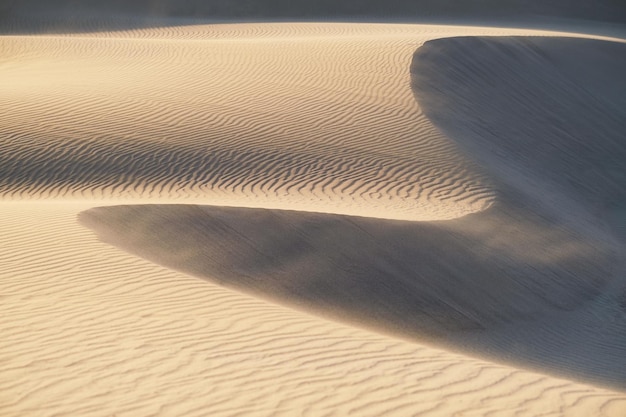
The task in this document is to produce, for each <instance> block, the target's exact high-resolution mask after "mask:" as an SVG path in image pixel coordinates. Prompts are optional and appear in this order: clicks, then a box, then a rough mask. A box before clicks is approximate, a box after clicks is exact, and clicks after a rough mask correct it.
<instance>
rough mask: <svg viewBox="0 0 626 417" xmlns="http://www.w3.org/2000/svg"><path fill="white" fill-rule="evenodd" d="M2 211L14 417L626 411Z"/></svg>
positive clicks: (62, 212)
mask: <svg viewBox="0 0 626 417" xmlns="http://www.w3.org/2000/svg"><path fill="white" fill-rule="evenodd" d="M91 204H92V203H91V202H82V203H68V202H54V201H46V202H42V203H38V204H33V203H31V202H3V203H2V204H0V208H1V209H2V216H1V217H0V235H1V236H2V239H0V265H2V288H3V292H2V302H1V303H0V317H2V319H1V320H0V331H1V332H2V335H3V337H2V338H1V339H0V359H1V360H2V363H4V364H5V366H3V369H2V372H0V411H1V414H2V415H3V416H16V417H17V416H20V417H23V416H47V415H50V416H52V415H81V416H105V415H114V414H117V415H120V416H136V415H158V416H186V417H187V416H206V415H214V416H232V415H233V414H235V413H236V414H240V415H249V416H258V415H275V416H293V415H294V414H296V415H301V414H308V415H312V416H322V415H327V414H329V413H333V412H334V413H337V414H341V415H355V416H359V417H360V416H372V417H377V416H381V415H394V416H395V415H416V414H417V415H422V416H441V415H455V414H463V413H465V414H468V413H469V414H470V415H490V414H492V415H498V416H502V415H504V416H514V415H515V416H528V417H534V416H536V415H541V414H555V415H562V416H580V417H588V416H590V415H594V416H609V417H621V416H622V415H623V410H624V408H625V407H626V396H625V395H624V393H623V392H615V391H611V390H607V389H604V388H599V387H594V386H590V385H584V384H580V383H574V382H571V381H567V380H563V379H558V378H553V377H548V376H545V375H541V374H536V373H532V372H528V371H525V370H521V369H517V368H512V367H508V366H503V365H498V364H494V363H492V362H487V361H481V360H477V359H473V358H470V357H468V356H466V355H459V354H455V353H451V352H448V351H444V350H440V349H435V348H431V347H427V346H424V345H420V344H416V343H407V342H404V341H402V340H399V339H397V338H390V337H386V336H383V335H380V334H376V333H374V332H367V331H363V330H360V329H358V328H355V327H352V326H347V325H342V324H340V323H335V322H332V321H328V320H322V319H320V318H317V317H313V316H309V315H307V314H303V313H302V312H300V311H296V310H290V309H286V308H283V307H280V306H278V305H274V304H272V303H266V302H263V301H261V300H259V299H257V298H255V297H249V296H246V295H244V294H241V293H238V292H236V291H230V290H227V289H224V288H221V287H220V286H218V285H214V284H212V283H210V282H206V281H202V280H199V279H196V278H193V277H190V276H188V275H186V274H183V273H180V272H176V271H173V270H171V269H166V268H163V267H161V266H159V265H156V264H154V263H152V262H149V261H146V260H144V259H141V258H138V257H136V256H134V255H131V254H129V253H126V252H124V251H121V250H118V249H116V248H114V247H112V246H110V245H108V244H105V243H102V242H99V241H98V240H97V238H96V236H95V235H94V234H93V232H91V231H90V230H88V229H87V228H85V227H83V226H80V225H79V224H78V223H77V222H76V215H77V213H79V212H80V211H83V210H86V209H88V208H89V207H90V205H91Z"/></svg>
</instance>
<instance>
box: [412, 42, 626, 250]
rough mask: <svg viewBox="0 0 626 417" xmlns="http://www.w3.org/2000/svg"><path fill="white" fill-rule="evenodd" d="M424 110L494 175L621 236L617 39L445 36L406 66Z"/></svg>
mask: <svg viewBox="0 0 626 417" xmlns="http://www.w3.org/2000/svg"><path fill="white" fill-rule="evenodd" d="M411 72H412V85H413V88H414V91H415V97H416V99H417V100H418V101H419V103H420V105H421V107H422V108H423V109H424V112H425V113H426V114H427V115H428V117H429V119H431V120H433V121H434V122H435V124H436V125H437V127H439V128H440V129H441V130H442V131H444V132H446V133H447V134H448V135H449V136H450V137H451V138H454V139H456V140H455V141H456V143H457V144H458V145H459V146H460V147H462V148H464V149H465V150H466V151H469V153H470V154H471V155H474V157H475V158H477V159H478V160H479V161H480V163H481V166H482V167H484V168H485V169H487V170H488V171H489V172H490V173H491V175H492V178H494V181H500V182H503V183H506V185H508V186H511V187H513V188H515V190H516V191H517V192H520V193H522V194H524V199H525V204H533V205H537V206H541V208H542V209H544V210H547V211H549V212H550V213H551V214H552V215H554V216H558V217H562V218H566V219H568V220H569V222H570V223H571V224H572V225H574V226H575V227H581V226H584V225H586V224H588V223H592V224H593V225H595V226H597V227H600V228H602V230H603V232H605V233H608V234H612V235H614V236H615V235H616V236H619V237H621V238H622V239H625V238H626V229H625V227H626V218H624V217H623V213H624V210H625V209H626V165H624V163H623V162H624V160H626V141H625V140H624V132H625V131H626V80H625V79H624V77H623V76H622V74H624V73H626V45H625V44H623V43H615V42H604V41H597V40H591V39H563V38H533V37H523V38H480V37H476V38H450V39H440V40H436V41H430V42H427V43H426V44H425V45H424V46H423V47H422V48H420V49H418V50H417V52H416V53H415V55H414V58H413V63H412V66H411Z"/></svg>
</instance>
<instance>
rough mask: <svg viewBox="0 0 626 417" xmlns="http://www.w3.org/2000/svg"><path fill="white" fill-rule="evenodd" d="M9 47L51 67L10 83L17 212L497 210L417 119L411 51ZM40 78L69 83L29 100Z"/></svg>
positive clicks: (5, 163)
mask: <svg viewBox="0 0 626 417" xmlns="http://www.w3.org/2000/svg"><path fill="white" fill-rule="evenodd" d="M3 43H6V44H7V45H8V49H9V50H12V51H14V52H13V54H15V56H20V55H29V54H32V51H30V50H31V49H35V50H37V51H41V52H40V53H41V54H42V56H41V57H39V58H38V59H35V60H34V62H29V60H25V63H24V67H23V68H12V69H8V71H7V72H8V74H6V78H5V80H6V81H5V83H6V84H8V93H9V94H8V95H6V96H5V98H4V104H3V106H5V108H6V109H7V111H6V112H5V113H4V115H3V119H2V124H1V126H2V129H3V131H4V132H6V133H5V134H4V137H5V141H4V146H5V149H6V153H4V154H3V156H4V157H3V158H2V160H1V161H0V167H1V168H0V169H1V171H0V177H1V178H2V179H3V183H2V184H1V188H0V192H1V193H2V194H3V195H5V196H6V197H9V198H38V197H40V196H42V195H46V196H47V197H55V198H64V197H71V198H76V197H83V198H91V197H94V196H97V195H108V196H113V197H128V198H130V197H143V196H146V195H151V196H154V197H168V196H169V197H194V198H206V199H216V200H218V201H220V199H230V203H231V205H232V204H233V203H234V204H235V205H237V204H236V203H237V201H238V200H239V202H240V201H246V200H248V201H249V200H251V199H255V200H257V201H258V202H259V203H260V204H265V205H272V206H274V207H277V206H280V207H285V208H292V209H304V208H305V207H309V208H311V207H317V208H316V210H320V211H328V212H334V213H343V214H357V215H370V216H371V215H373V216H376V213H377V212H379V213H380V212H384V213H385V216H386V217H391V218H399V219H411V220H428V219H447V218H454V217H457V216H459V215H464V214H467V213H471V212H475V211H479V210H482V209H484V208H486V207H488V206H489V205H490V204H491V202H492V201H493V198H494V194H493V190H492V189H491V188H490V187H489V184H487V183H486V182H485V177H484V176H483V175H482V174H481V173H480V170H479V169H478V168H477V167H476V166H474V165H472V163H471V162H470V161H468V160H465V159H464V158H463V157H462V155H460V154H458V153H457V152H456V151H455V148H454V145H453V144H452V143H450V142H449V141H448V140H447V139H446V138H445V137H443V136H442V135H440V134H439V133H438V132H437V130H436V129H434V128H433V126H432V125H431V124H430V122H428V120H427V119H426V118H425V117H424V116H423V115H422V113H421V111H420V110H419V108H418V107H417V105H416V104H415V102H414V100H413V97H412V95H411V93H410V90H409V89H407V83H408V78H407V77H408V75H407V74H406V67H407V66H408V63H409V62H410V61H409V60H410V51H411V50H412V49H413V45H411V44H409V43H408V42H407V41H406V40H403V39H402V38H400V39H396V38H393V37H392V38H391V39H383V40H382V41H381V40H377V39H375V38H373V39H370V38H366V39H365V40H364V41H363V40H360V39H358V38H357V39H354V38H353V37H348V38H347V39H342V38H341V37H338V38H323V39H316V38H313V40H306V39H304V40H297V41H295V40H290V38H288V37H286V38H285V39H282V40H280V39H279V40H275V42H252V41H251V42H247V43H243V42H241V41H230V42H228V41H216V42H209V41H203V42H193V43H188V42H183V41H167V42H166V41H159V40H154V41H150V42H148V43H143V42H142V41H140V40H136V39H128V40H124V39H85V38H80V39H71V38H56V37H33V38H23V37H22V38H20V37H15V38H7V39H5V40H3ZM20 48H22V50H20ZM207 53H209V54H210V56H211V59H210V61H209V62H207V61H206V59H205V55H206V54H207ZM372 56H376V57H377V59H376V60H375V62H373V61H372V60H371V57H372ZM163 57H166V59H165V60H164V59H163ZM340 57H344V58H343V59H340ZM403 60H404V62H405V64H402V65H400V64H399V62H402V61H403ZM138 62H141V63H142V64H141V65H145V66H148V67H150V68H151V70H150V72H149V73H148V74H147V76H146V75H145V74H144V72H143V71H139V69H138V68H137V65H139V64H138ZM70 63H71V64H70ZM68 65H71V69H70V68H69V67H68ZM399 69H403V71H399ZM44 70H45V71H46V73H47V74H48V78H49V76H50V74H61V75H59V76H58V77H56V78H54V82H52V83H49V82H46V85H41V86H38V87H40V88H33V86H32V85H30V83H28V84H27V85H26V86H24V85H22V84H21V82H20V79H23V78H24V75H23V74H24V73H26V74H27V79H28V80H31V79H33V78H34V77H35V76H36V74H37V73H38V72H40V71H44ZM63 74H65V75H63ZM140 77H141V79H140ZM243 80H245V82H244V81H243ZM187 97H189V100H187ZM241 109H245V111H243V112H242V111H241ZM32 118H36V120H37V124H36V125H34V126H33V125H32V124H29V123H25V121H26V120H30V119H32ZM337 196H339V197H337Z"/></svg>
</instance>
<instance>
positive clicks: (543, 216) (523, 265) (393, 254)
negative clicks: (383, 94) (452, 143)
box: [81, 38, 626, 388]
mask: <svg viewBox="0 0 626 417" xmlns="http://www.w3.org/2000/svg"><path fill="white" fill-rule="evenodd" d="M438 42H441V43H442V44H443V45H437V43H438ZM431 43H432V44H433V45H430V44H427V46H426V47H424V50H422V49H420V50H418V52H417V53H416V54H415V55H414V60H413V65H412V74H413V86H414V91H415V95H416V97H417V98H418V100H419V101H420V102H421V101H422V100H423V101H424V102H425V103H426V104H425V107H426V108H428V112H429V113H428V114H430V115H432V117H434V118H435V120H437V123H438V124H440V125H442V126H444V129H445V128H446V127H447V126H449V125H450V126H452V127H453V128H455V129H456V130H454V131H453V132H452V134H453V135H455V136H454V137H455V138H457V140H458V141H459V142H461V141H463V145H464V146H466V147H467V148H468V149H469V151H470V152H471V151H472V150H473V149H474V148H476V149H479V150H486V152H483V153H480V152H478V151H477V153H479V155H480V159H481V162H483V164H484V165H485V166H487V167H488V168H489V169H490V171H491V172H492V174H493V175H494V177H495V178H497V180H496V182H497V184H498V187H499V201H498V202H497V203H496V204H495V205H494V206H492V207H491V208H490V209H488V210H486V211H483V212H481V213H479V214H473V215H470V216H467V217H464V218H462V219H459V220H454V221H445V222H437V223H431V224H421V223H408V224H404V223H397V222H389V221H378V220H369V219H357V218H347V217H332V216H327V215H314V214H305V213H296V212H292V213H288V212H267V211H258V210H257V211H254V210H253V211H250V210H245V209H236V208H210V209H202V208H199V207H176V206H152V207H151V206H145V207H141V206H127V207H107V208H100V209H92V210H90V211H88V212H86V213H83V214H82V215H81V220H82V221H83V223H85V224H87V225H89V226H90V227H92V228H94V229H95V230H96V231H97V232H98V233H99V235H100V237H101V238H102V239H103V240H105V241H106V242H109V243H112V244H115V245H118V246H121V247H123V248H124V249H126V250H129V251H131V252H133V253H136V254H138V255H140V256H143V257H146V258H148V259H150V260H153V261H155V262H158V263H160V264H162V265H165V266H168V267H172V268H175V269H179V270H182V271H184V272H187V273H191V274H194V275H197V276H201V277H205V278H208V279H212V280H216V281H217V282H220V283H223V284H225V285H228V286H231V287H234V288H237V289H242V290H244V291H250V292H252V293H254V294H261V295H263V296H265V297H268V298H270V299H273V300H275V299H278V300H280V301H284V302H286V303H288V304H290V305H296V306H303V307H305V308H311V309H314V310H315V311H318V312H322V314H330V315H331V316H335V317H340V318H346V319H349V320H353V321H354V320H356V321H360V322H361V323H366V324H369V325H378V326H379V327H380V328H383V329H385V330H387V331H392V332H396V333H401V334H402V335H404V336H409V337H415V338H418V339H422V340H424V339H425V338H435V339H438V340H439V341H443V342H445V343H455V344H457V345H461V346H463V347H464V348H466V349H470V350H473V351H474V352H485V351H489V352H490V354H492V355H495V356H496V357H499V358H502V357H507V358H508V359H509V360H513V362H515V363H516V364H519V363H524V362H526V363H527V365H528V366H531V367H534V368H537V367H540V368H541V369H544V370H550V371H553V372H556V373H558V374H560V375H563V374H564V375H568V376H574V377H577V378H582V379H587V380H592V381H594V382H597V381H602V382H604V383H607V384H615V385H618V386H620V387H622V388H624V387H626V385H624V381H626V373H625V372H624V370H622V369H617V368H615V366H614V363H615V362H616V361H620V360H621V359H623V358H624V357H626V337H625V336H626V335H625V334H624V331H623V329H624V324H625V323H626V310H624V308H623V305H622V299H623V297H624V294H626V281H624V276H626V274H625V272H626V269H624V265H623V259H624V258H625V256H626V248H625V246H624V244H623V242H620V241H619V240H618V239H616V235H615V234H614V233H612V232H613V231H614V230H615V228H613V227H611V226H612V223H610V221H609V224H605V223H604V221H605V220H606V219H605V217H604V216H599V215H597V217H594V213H593V212H591V211H590V210H589V207H590V205H591V204H592V203H596V204H600V205H610V204H621V201H622V198H623V197H622V195H623V193H624V192H625V191H626V190H625V188H624V182H622V181H620V180H619V178H618V176H619V175H620V173H621V171H620V169H621V165H620V164H619V161H622V160H623V159H624V158H625V157H626V151H625V150H626V144H625V143H624V142H623V138H622V136H621V132H623V130H621V129H620V127H623V126H622V125H623V123H624V120H626V118H623V117H620V116H621V113H620V112H622V111H623V107H622V100H623V96H622V95H621V94H620V91H619V89H620V88H621V86H620V85H619V83H620V82H621V80H619V79H618V78H619V77H618V74H621V73H622V72H621V71H620V70H621V69H622V68H621V67H622V66H623V65H626V60H624V58H622V57H624V56H626V54H616V52H620V51H623V49H624V48H625V47H624V46H623V45H621V44H610V43H609V44H606V43H602V42H600V43H598V42H597V41H586V40H584V41H581V40H569V39H549V40H543V39H536V40H532V39H526V38H524V39H516V38H509V39H489V38H485V39H474V38H463V39H452V40H442V41H435V42H431ZM475 43H478V45H477V46H476V45H474V44H475ZM561 44H562V47H561ZM448 45H452V47H450V48H448ZM606 45H608V46H606ZM433 49H435V51H434V52H433V51H432V50H433ZM616 49H617V50H616ZM468 51H471V52H468ZM553 51H558V52H557V53H556V57H554V55H555V53H553ZM524 52H526V54H524ZM585 54H588V55H591V56H593V57H595V58H596V59H594V60H593V61H592V62H593V63H594V65H597V64H598V63H600V65H601V68H602V69H603V71H602V72H598V71H592V68H589V67H585V66H578V67H576V68H575V69H574V70H571V60H572V59H573V58H574V56H576V57H579V56H581V55H582V56H585ZM591 56H590V57H589V58H591ZM439 57H443V58H441V60H443V62H439V60H438V59H437V58H439ZM601 58H604V59H605V62H602V61H600V59H601ZM614 62H615V64H613V63H614ZM526 63H528V65H526V66H524V64H526ZM544 67H547V69H546V68H544ZM439 68H446V70H439ZM511 68H514V70H512V69H511ZM429 70H430V71H429ZM571 71H574V72H571ZM509 74H512V75H509ZM461 75H463V76H465V78H461ZM611 75H612V78H610V76H611ZM598 77H601V78H602V80H601V81H598V80H597V79H596V78H598ZM475 79H476V80H475ZM557 81H560V82H557ZM615 82H617V83H618V84H617V88H616V89H617V90H618V91H617V92H614V93H613V95H610V94H604V93H605V92H606V90H607V86H613V88H615V87H616V84H615ZM501 84H505V85H507V86H508V85H510V88H508V89H506V88H504V87H503V86H502V85H501ZM487 85H491V86H494V85H495V86H496V87H493V91H497V92H498V95H497V97H498V99H497V100H495V99H492V97H491V95H490V94H489V92H490V90H489V88H488V87H487ZM577 86H578V88H576V87H577ZM463 87H465V88H463ZM446 89H449V90H450V91H448V90H446ZM452 92H455V93H452ZM447 93H449V94H447ZM539 93H541V94H543V96H538V94H539ZM494 95H495V94H494ZM544 98H545V100H544ZM548 98H550V100H548ZM575 98H577V99H578V100H574V99H575ZM600 99H601V100H603V101H602V102H601V103H598V101H599V100H600ZM448 100H450V101H448ZM451 102H454V103H455V106H456V107H454V106H452V105H451ZM555 103H568V105H567V106H565V105H563V106H561V107H557V106H556V104H555ZM544 105H545V106H546V107H545V108H544V107H543V106H544ZM580 106H583V108H580ZM585 106H586V107H585ZM450 107H452V109H450ZM457 108H458V109H459V111H458V112H457V111H455V110H456V109H457ZM465 109H471V110H465ZM464 110H465V111H464ZM522 110H526V112H523V111H522ZM483 114H486V115H487V116H482V115H483ZM479 116H481V117H479ZM457 117H458V120H457ZM554 120H561V121H562V124H561V125H557V124H556V123H554ZM446 123H447V124H446ZM475 125H478V126H479V128H482V129H483V130H485V131H488V132H496V133H492V135H491V136H486V135H484V134H483V131H482V130H480V129H479V128H474V126H475ZM568 129H569V130H568ZM466 132H471V134H470V133H466ZM591 133H593V138H594V140H593V141H591V140H590V137H589V135H590V134H591ZM472 134H473V135H475V136H471V135H472ZM524 134H525V135H526V136H523V135H524ZM486 138H488V139H486ZM539 138H541V139H539ZM472 140H474V142H472ZM487 140H490V142H487ZM485 142H487V143H485ZM542 145H544V146H542ZM576 147H578V148H580V149H576ZM492 154H493V155H496V156H495V157H494V156H491V155H492ZM500 155H505V156H500ZM498 168H499V170H498ZM589 171H591V172H592V173H593V175H592V176H590V175H589V174H588V172H589ZM598 179H601V180H602V181H600V182H599V181H598ZM548 192H549V193H548ZM546 196H549V197H546ZM582 216H584V217H582ZM581 217H582V218H581ZM606 320H610V322H609V324H607V322H606ZM518 325H519V326H520V327H521V328H522V329H523V330H521V331H519V330H518V331H516V330H515V329H516V326H518ZM459 332H461V333H462V336H459ZM465 332H474V333H475V335H467V334H465ZM492 333H493V334H492ZM472 338H475V339H472ZM470 340H473V341H471V342H470ZM555 351H558V352H559V354H558V355H553V354H550V352H555ZM518 355H519V356H518ZM516 356H517V357H516ZM573 364H575V365H573Z"/></svg>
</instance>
